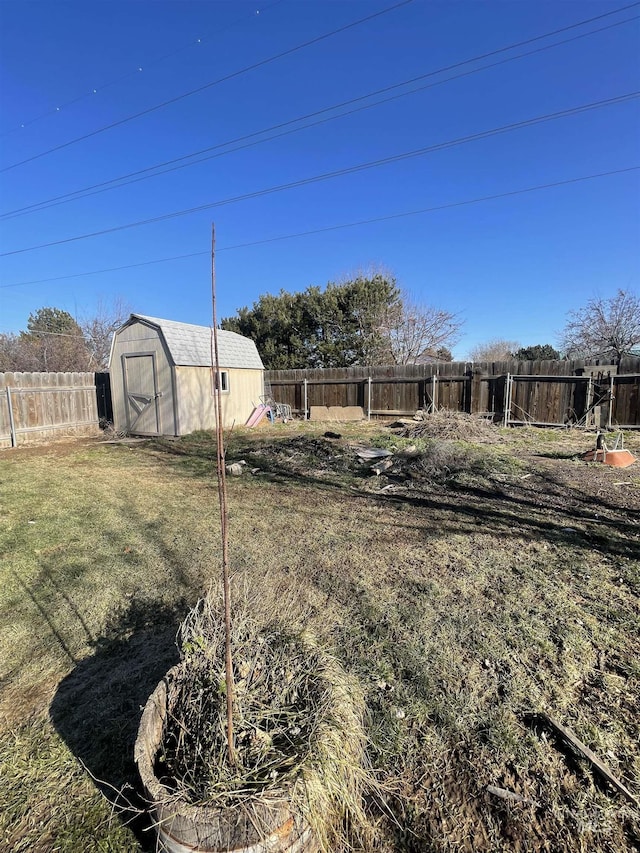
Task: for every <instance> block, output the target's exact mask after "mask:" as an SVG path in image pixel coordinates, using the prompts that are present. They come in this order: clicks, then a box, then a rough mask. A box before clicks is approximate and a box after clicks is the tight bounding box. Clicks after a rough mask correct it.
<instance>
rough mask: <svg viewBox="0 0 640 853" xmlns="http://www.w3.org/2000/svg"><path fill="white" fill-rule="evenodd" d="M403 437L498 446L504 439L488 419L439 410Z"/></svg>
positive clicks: (407, 431) (464, 413) (409, 427)
mask: <svg viewBox="0 0 640 853" xmlns="http://www.w3.org/2000/svg"><path fill="white" fill-rule="evenodd" d="M402 435H403V436H404V437H406V438H440V439H445V440H449V441H473V442H474V443H476V444H496V443H498V442H500V441H503V440H504V439H503V438H502V436H501V435H500V432H499V429H498V427H497V426H495V425H494V424H493V423H491V422H490V421H487V420H486V418H480V417H477V416H474V415H469V414H467V413H466V412H453V411H449V410H447V409H438V410H437V411H435V412H433V414H428V415H425V416H424V420H422V421H419V422H418V423H416V424H415V425H413V424H412V425H411V426H408V427H407V428H406V429H405V430H404V431H403V432H402Z"/></svg>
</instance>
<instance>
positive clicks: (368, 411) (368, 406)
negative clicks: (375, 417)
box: [367, 377, 371, 421]
mask: <svg viewBox="0 0 640 853" xmlns="http://www.w3.org/2000/svg"><path fill="white" fill-rule="evenodd" d="M367 386H368V389H367V420H368V421H370V420H371V377H369V378H368V380H367Z"/></svg>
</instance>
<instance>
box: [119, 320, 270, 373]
mask: <svg viewBox="0 0 640 853" xmlns="http://www.w3.org/2000/svg"><path fill="white" fill-rule="evenodd" d="M136 320H141V321H142V322H143V323H149V324H150V325H152V326H156V327H157V328H158V329H160V331H161V332H162V334H163V336H164V339H165V341H166V344H167V347H168V348H169V352H170V353H171V357H172V358H173V361H174V363H175V364H177V365H184V366H188V367H202V366H210V365H211V327H210V326H194V325H192V324H191V323H177V322H176V321H175V320H161V319H159V318H158V317H146V316H145V315H144V314H132V315H131V317H130V318H129V320H128V321H127V323H125V325H130V324H131V323H132V322H135V321H136ZM218 355H219V357H220V367H240V368H248V369H252V370H264V365H263V364H262V359H261V358H260V355H259V353H258V350H257V347H256V345H255V343H254V342H253V341H252V340H251V338H245V337H244V336H243V335H238V334H236V333H235V332H227V331H224V330H223V329H219V330H218Z"/></svg>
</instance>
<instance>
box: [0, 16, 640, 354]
mask: <svg viewBox="0 0 640 853" xmlns="http://www.w3.org/2000/svg"><path fill="white" fill-rule="evenodd" d="M398 2H399V0H322V2H316V0H279V2H274V0H253V2H244V0H234V2H191V0H181V2H149V0H129V2H91V0H89V2H87V0H83V2H65V0H58V2H55V3H51V2H44V3H41V2H38V0H20V2H14V0H0V29H1V36H0V39H1V41H0V58H1V63H2V67H1V75H2V83H1V89H0V115H1V117H2V118H1V125H0V134H1V135H0V144H1V154H0V169H2V170H3V171H1V172H0V213H1V214H8V213H11V212H12V211H17V210H19V209H21V208H25V207H29V206H30V205H35V204H37V203H40V202H44V201H48V200H49V199H53V198H57V197H58V196H64V195H65V194H67V193H71V192H74V191H76V190H81V189H84V188H86V187H91V186H94V185H96V184H99V183H101V182H105V181H110V180H111V179H114V178H118V177H120V176H123V175H129V174H131V173H133V172H136V171H138V170H142V169H148V168H149V167H151V166H154V165H156V164H158V163H163V162H166V161H170V160H174V159H175V158H179V157H183V156H184V155H187V154H190V153H192V152H196V151H200V150H202V149H206V148H211V147H212V146H216V145H221V147H220V148H218V149H216V152H210V153H218V154H223V155H224V156H218V157H215V158H211V159H208V160H206V161H205V162H202V163H199V164H196V165H191V166H190V167H189V168H182V169H179V170H174V171H171V172H169V173H167V174H164V175H160V176H157V177H153V178H150V179H148V180H143V181H137V182H134V183H130V184H129V185H127V186H123V187H119V188H116V189H111V190H110V191H108V192H100V193H96V194H93V195H90V196H88V197H86V198H75V199H73V200H72V201H69V202H67V203H63V204H56V205H54V206H50V207H48V208H47V209H42V210H39V209H36V210H31V211H28V212H26V213H23V214H21V215H11V216H8V217H7V216H5V217H4V218H3V219H2V220H0V224H1V229H0V235H1V247H0V253H2V256H1V257H0V331H3V332H9V331H18V330H19V329H21V328H25V326H26V322H27V318H28V316H29V313H30V312H31V311H34V310H37V309H38V308H40V307H43V306H55V307H58V308H64V309H65V310H67V311H69V312H70V313H72V314H73V315H74V316H77V317H79V318H83V317H87V316H90V315H91V314H92V312H94V311H95V310H96V306H97V304H98V302H99V301H102V302H107V303H108V302H109V301H110V300H112V299H113V298H118V297H119V298H121V299H123V300H124V301H125V302H127V303H128V304H129V305H130V307H131V308H132V310H134V311H137V312H139V313H144V314H149V315H152V316H159V317H166V318H170V319H175V320H182V321H185V322H191V323H201V324H204V325H206V324H209V323H210V318H211V299H210V260H209V245H210V228H211V222H212V221H215V225H216V234H217V247H218V253H217V264H216V267H217V280H218V316H219V317H224V316H228V315H231V314H233V313H235V311H236V310H237V309H238V308H240V307H241V306H244V305H250V304H252V303H253V302H254V301H255V300H256V299H257V298H258V297H259V295H260V294H261V293H267V292H270V293H275V292H278V291H279V290H280V289H281V288H284V289H285V290H288V291H296V290H302V289H305V288H306V287H308V286H309V285H312V284H315V285H324V284H326V283H327V282H328V281H336V280H340V279H342V278H344V277H346V276H349V275H350V274H353V273H354V272H357V271H358V270H363V269H365V270H366V269H371V268H374V267H378V266H381V267H384V268H385V269H388V270H391V271H392V272H393V273H394V274H395V276H396V277H397V279H398V282H399V284H400V285H401V286H403V287H405V288H406V289H407V290H409V291H410V292H411V294H412V295H413V296H414V298H415V299H417V300H418V301H422V302H424V303H427V304H431V305H435V306H437V307H441V308H445V309H447V310H449V311H452V312H456V313H459V314H460V315H461V317H462V319H463V320H464V328H463V337H462V340H461V341H460V343H459V344H458V345H457V346H456V347H455V350H454V352H455V354H456V356H458V357H461V358H462V357H465V355H466V354H467V353H468V350H469V349H470V348H471V347H473V346H474V345H475V344H477V343H479V342H482V341H486V340H488V339H490V338H495V337H502V338H507V339H509V340H517V341H519V342H520V343H522V344H526V345H528V344H535V343H547V342H550V343H555V342H556V339H557V333H558V332H559V331H560V330H561V328H562V326H563V324H564V321H565V318H566V314H567V312H568V311H569V310H571V309H573V308H576V307H580V306H581V305H584V304H585V303H586V302H587V301H588V300H589V299H590V298H592V297H593V296H603V297H608V296H610V295H613V294H614V293H615V292H616V290H617V289H618V288H622V289H626V290H631V291H634V292H636V293H637V292H638V291H639V290H640V249H639V247H640V239H639V238H640V227H639V226H640V192H639V190H640V171H638V170H635V171H625V172H621V173H619V174H615V175H609V176H607V177H599V178H593V179H591V180H584V181H577V182H574V183H564V184H562V183H561V182H566V181H570V180H573V179H576V178H584V177H587V176H591V175H595V174H600V173H605V172H614V171H618V170H625V169H629V168H630V167H638V166H640V111H639V101H638V99H637V98H633V99H628V100H625V101H619V102H617V103H613V104H608V105H605V106H600V107H598V108H595V109H590V110H587V111H585V112H581V113H577V114H575V113H574V114H572V115H568V116H565V117H560V118H557V119H553V120H549V121H545V122H538V123H535V124H532V125H529V126H527V127H521V128H517V129H515V130H511V131H505V132H502V133H498V134H495V133H494V134H491V135H487V136H486V137H485V138H483V139H476V140H472V141H468V142H466V143H460V144H456V145H454V146H448V147H445V148H442V149H440V150H435V151H431V152H429V153H425V154H422V155H419V156H415V157H411V158H405V159H399V160H397V161H396V162H393V163H387V164H383V165H380V166H377V167H372V168H368V169H365V170H362V171H356V172H353V173H351V174H345V175H341V176H337V177H334V178H331V179H325V180H321V181H316V182H313V183H307V184H304V185H302V186H298V187H295V188H290V189H285V190H282V191H279V192H269V193H266V194H263V195H260V196H257V197H253V198H249V199H243V200H238V201H234V202H229V203H225V204H222V205H218V206H216V207H212V208H209V209H204V210H200V211H196V212H193V213H190V214H185V215H181V216H175V217H171V218H168V219H164V220H162V221H159V222H156V223H151V224H146V225H137V226H135V227H130V228H123V229H122V230H117V231H113V232H111V233H106V234H103V235H100V236H96V237H91V238H85V239H79V240H75V239H74V240H71V241H69V242H59V244H58V245H53V246H47V247H45V248H39V249H33V248H32V247H34V246H40V245H41V244H46V243H56V242H57V241H68V240H69V238H75V237H82V236H83V235H86V234H91V233H94V232H98V231H103V230H108V229H112V228H117V227H119V226H124V225H129V224H132V223H136V222H140V221H143V220H147V219H154V218H156V217H162V216H164V215H165V214H172V213H176V212H180V211H184V210H190V209H191V208H196V207H201V206H205V205H211V204H214V203H216V202H220V201H225V200H228V199H233V198H236V197H238V196H244V195H250V194H253V193H256V192H259V191H262V190H265V189H269V188H273V187H277V186H281V185H283V184H287V183H293V182H297V181H301V180H306V179H309V178H311V177H313V176H317V175H323V174H326V173H329V172H333V171H337V170H343V169H349V168H350V167H353V166H357V165H360V164H365V163H372V162H375V161H378V160H382V159H385V158H389V157H393V156H395V155H399V154H404V153H406V152H410V151H415V150H417V149H422V148H427V147H431V146H436V145H439V144H440V143H448V142H451V141H453V140H458V139H462V138H464V137H467V136H472V135H476V134H479V133H483V132H485V131H493V130H494V129H497V128H501V127H504V126H506V125H511V124H514V123H518V122H523V121H527V120H529V119H532V118H537V117H541V116H547V115H549V114H552V113H556V112H560V111H565V110H571V109H574V108H576V107H580V106H583V105H587V104H593V103H595V102H599V101H604V100H610V99H613V98H619V97H620V96H624V95H629V94H630V93H633V92H637V91H638V90H640V79H639V78H640V73H639V72H640V59H639V57H640V20H639V19H638V16H640V4H634V5H632V6H629V4H627V3H625V2H623V0H621V2H620V3H607V2H596V1H595V0H594V2H583V1H582V0H581V2H577V0H565V2H556V0H554V2H525V0H518V2H516V0H510V1H509V2H493V0H488V1H487V2H464V0H460V2H451V1H450V0H449V1H448V2H428V0H413V2H409V3H405V4H404V5H400V6H398V7H397V8H395V9H391V10H390V11H388V12H386V13H384V14H381V15H379V16H377V17H374V18H372V19H370V20H368V21H365V22H363V23H361V24H358V25H357V26H353V27H350V28H348V29H345V30H343V31H342V32H338V33H336V34H335V35H332V36H329V37H327V38H324V39H322V40H320V41H317V42H316V43H314V44H311V45H309V46H307V47H304V48H301V49H299V50H296V51H294V52H289V53H287V55H284V56H282V57H281V58H279V59H274V60H273V61H269V62H266V63H263V60H267V59H269V58H271V57H275V56H277V55H278V54H281V53H285V52H288V51H291V49H292V48H294V47H297V46H298V45H302V44H303V43H305V42H308V41H311V40H313V39H317V38H318V37H319V36H321V35H323V34H326V33H330V32H332V31H334V30H338V29H339V28H341V27H345V26H346V25H348V24H350V23H353V22H355V21H358V20H359V19H362V18H365V17H367V16H370V15H373V14H374V13H376V12H380V11H382V10H385V9H389V8H390V7H392V6H394V5H397V4H398ZM624 6H628V8H626V9H624V10H622V11H617V12H616V10H619V9H622V7H624ZM614 12H615V14H607V13H614ZM603 15H606V17H602V18H600V19H599V20H596V21H593V22H592V23H589V24H584V25H582V26H579V27H574V28H571V29H567V30H565V31H564V32H561V33H558V34H557V35H555V36H550V37H547V38H544V39H540V40H537V41H534V42H531V43H529V44H528V45H524V46H521V47H518V48H513V49H511V50H507V51H503V52H501V53H498V54H494V55H493V56H491V57H488V58H486V59H484V60H476V61H474V62H471V63H467V64H465V65H463V66H458V67H457V68H454V69H452V70H450V71H446V72H439V73H437V74H433V75H432V76H430V77H427V78H424V75H426V74H429V73H431V72H437V71H438V70H439V69H443V68H447V67H449V66H452V65H456V64H458V63H461V62H463V61H465V60H469V59H472V58H473V57H478V56H481V55H484V54H487V53H491V52H493V51H496V50H498V49H500V48H503V47H507V46H509V45H513V44H516V43H519V42H523V41H527V40H529V39H533V38H535V37H537V36H540V35H543V34H545V33H550V32H552V31H555V30H560V29H561V28H565V27H570V26H571V25H573V24H575V23H577V22H579V21H584V20H586V19H588V18H596V17H597V16H603ZM614 25H615V26H614ZM605 27H606V28H607V29H603V28H605ZM596 30H600V31H599V32H595V31H596ZM587 33H591V34H590V35H586V34H587ZM577 36H584V37H580V38H576V37H577ZM568 39H571V41H566V40H568ZM561 41H564V42H565V43H564V44H559V45H557V46H556V47H549V49H545V50H540V48H546V47H548V46H550V45H553V44H555V43H556V42H561ZM531 51H536V52H535V53H529V55H527V56H522V57H520V58H517V59H513V61H508V62H504V61H503V60H506V59H512V58H513V57H516V56H518V55H519V54H522V53H527V52H531ZM498 62H500V64H494V66H493V67H491V68H486V69H483V66H484V65H489V64H492V63H498ZM258 63H262V64H261V65H260V66H259V67H257V68H254V69H253V70H249V71H244V70H243V69H246V68H248V67H249V66H253V65H256V64H258ZM138 68H141V69H142V70H141V71H138ZM236 72H242V73H236ZM465 72H473V73H470V74H469V73H466V74H465V76H459V75H461V74H463V73H465ZM230 75H231V76H230ZM456 75H457V76H456ZM229 76H230V79H227V80H225V81H223V82H220V83H216V84H215V85H207V84H210V83H214V82H215V81H217V80H219V79H220V78H223V77H229ZM416 77H423V79H422V80H420V81H417V82H415V83H413V84H410V85H404V86H400V87H398V88H396V89H394V90H393V91H392V92H389V93H388V94H387V95H376V96H374V97H370V98H368V99H365V100H362V101H359V102H358V103H357V105H364V104H372V103H374V102H375V101H378V100H381V99H382V98H383V97H387V98H388V97H389V96H390V95H392V94H401V93H409V92H411V90H412V89H417V88H418V87H422V88H421V90H420V91H416V92H413V93H410V94H406V95H405V96H403V97H400V98H396V99H394V100H390V101H387V102H386V103H381V104H377V105H374V106H371V107H370V108H369V109H366V110H362V111H359V112H355V113H352V114H350V115H344V116H341V117H336V118H335V119H334V120H331V121H326V122H324V123H322V124H316V125H315V126H311V127H307V128H306V129H305V128H303V129H298V130H297V132H295V133H289V134H287V135H281V136H279V137H278V138H273V139H267V137H268V136H270V135H273V133H274V132H271V133H270V134H266V136H265V134H262V135H258V136H254V137H251V140H247V141H253V142H255V141H257V140H266V141H263V142H262V143H261V144H257V145H251V146H250V147H244V148H241V149H240V150H236V151H231V152H229V148H230V147H237V144H236V145H235V146H233V145H232V146H229V145H228V144H227V143H229V142H230V141H232V140H234V139H238V138H240V137H243V136H246V135H248V134H254V133H256V132H258V131H264V130H266V129H267V128H271V127H274V126H276V125H279V124H282V123H284V122H290V121H291V120H294V119H297V118H299V117H302V116H305V115H309V114H311V113H316V112H317V111H319V110H324V109H325V108H328V107H332V106H334V105H337V104H340V103H342V102H345V101H350V100H352V99H355V98H360V97H362V96H365V95H368V94H369V93H372V92H375V91H377V90H380V89H384V88H386V87H389V86H394V85H396V84H399V83H403V82H404V81H407V80H410V79H412V78H416ZM447 78H454V79H447ZM428 84H429V86H430V87H429V88H424V87H425V86H427V85H428ZM433 84H435V85H433ZM205 86H206V88H202V87H205ZM94 89H96V92H95V93H94V92H93V90H94ZM195 89H202V91H200V92H198V93H195V94H192V95H190V96H188V97H181V96H183V95H185V93H187V92H190V91H192V90H195ZM173 99H176V100H174V101H173V103H169V104H166V105H165V106H163V107H160V108H158V109H151V108H155V107H158V106H159V105H160V104H164V103H165V102H167V101H171V100H173ZM353 106H354V105H352V106H350V107H343V108H341V109H340V110H337V111H336V110H333V111H330V112H326V113H323V114H322V115H321V116H319V117H316V118H315V119H308V120H306V122H303V124H304V123H309V122H311V121H316V122H317V121H318V118H327V117H332V116H337V115H338V114H339V113H340V112H345V111H347V110H352V109H353ZM58 107H59V109H56V108H58ZM141 112H145V114H144V115H142V116H140V117H138V118H135V119H132V118H130V117H131V116H134V115H136V114H137V113H141ZM112 124H113V125H115V126H114V127H111V128H110V129H106V130H103V128H106V127H108V126H109V125H112ZM21 125H24V127H22V126H21ZM292 128H300V123H297V124H295V123H294V124H289V125H287V127H286V128H283V129H282V130H281V131H279V132H280V133H282V131H283V130H290V129H292ZM96 131H98V132H96ZM79 137H86V138H84V139H82V140H81V141H77V142H75V141H74V140H77V139H78V138H79ZM69 143H71V144H69ZM223 143H224V144H223ZM244 144H245V145H246V142H245V143H244ZM58 146H61V147H60V148H59V150H55V151H52V150H51V149H55V148H58ZM46 152H49V153H46ZM226 152H229V153H226ZM22 161H28V162H24V163H23V162H22ZM18 164H21V165H18ZM554 183H560V184H561V185H559V186H556V187H552V188H547V189H541V190H536V191H533V192H525V193H521V194H517V195H512V196H507V197H503V198H497V199H492V200H488V201H484V202H478V203H475V204H465V205H461V206H450V205H454V204H457V203H459V202H470V201H472V200H474V199H479V198H484V197H486V196H495V195H500V194H506V193H511V192H513V191H519V190H525V189H527V188H531V187H535V186H540V185H546V184H554ZM427 208H441V209H439V210H432V211H431V212H428V213H423V214H417V215H414V216H406V217H396V218H392V219H385V217H392V216H396V215H397V214H403V213H407V212H410V211H415V210H424V209H427ZM371 219H379V220H383V221H378V222H375V223H369V224H366V225H357V226H354V227H349V228H342V229H335V230H330V231H323V232H322V231H321V232H320V233H316V234H310V235H307V236H302V237H296V238H294V239H287V240H277V239H276V240H273V241H272V242H265V243H260V242H259V241H263V240H271V239H272V238H279V237H282V236H285V235H291V234H299V233H300V232H306V231H319V230H320V229H324V228H328V227H331V226H337V225H343V224H349V223H355V222H360V221H362V220H371ZM247 243H257V245H252V246H244V247H242V248H231V247H234V246H238V245H239V244H247ZM22 249H30V250H29V251H19V250H22ZM180 255H193V256H192V257H189V258H182V259H179V260H172V261H163V262H161V263H153V264H146V262H149V261H157V260H160V259H164V258H173V257H175V256H180ZM135 264H146V265H143V266H130V265H135ZM126 266H129V267H130V268H128V269H122V270H114V271H110V272H96V271H100V270H106V269H110V268H113V267H126ZM84 273H91V274H90V275H84ZM52 278H54V279H57V280H55V281H48V282H40V283H32V282H36V281H38V280H40V279H52Z"/></svg>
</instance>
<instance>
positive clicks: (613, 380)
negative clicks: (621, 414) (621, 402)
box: [607, 373, 616, 429]
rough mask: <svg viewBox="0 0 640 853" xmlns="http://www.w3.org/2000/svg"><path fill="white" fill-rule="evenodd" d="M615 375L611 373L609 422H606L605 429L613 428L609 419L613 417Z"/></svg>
mask: <svg viewBox="0 0 640 853" xmlns="http://www.w3.org/2000/svg"><path fill="white" fill-rule="evenodd" d="M615 390H616V388H615V377H614V375H613V373H612V374H611V391H610V392H609V423H608V424H607V429H613V424H612V423H611V420H612V418H613V394H614V392H615Z"/></svg>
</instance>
